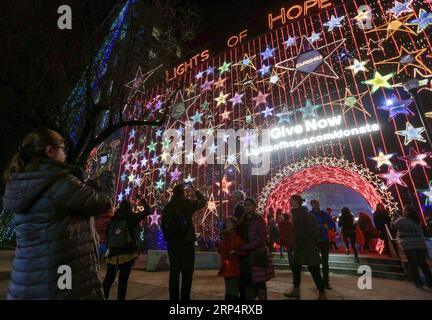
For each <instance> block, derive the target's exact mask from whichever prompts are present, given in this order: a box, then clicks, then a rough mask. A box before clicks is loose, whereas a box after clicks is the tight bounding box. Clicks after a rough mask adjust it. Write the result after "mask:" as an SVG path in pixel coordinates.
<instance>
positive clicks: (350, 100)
mask: <svg viewBox="0 0 432 320" xmlns="http://www.w3.org/2000/svg"><path fill="white" fill-rule="evenodd" d="M367 93H368V92H367V91H365V92H363V93H360V94H357V95H353V94H352V93H351V90H350V89H348V88H345V97H344V98H343V99H341V100H338V101H333V102H332V104H333V105H340V106H341V107H342V112H343V113H344V114H345V113H347V112H348V111H350V110H351V109H357V110H359V111H361V112H363V113H364V114H366V115H368V116H369V117H370V116H371V115H370V113H369V112H367V111H366V109H365V107H364V106H363V103H362V99H363V97H364V96H365V95H366V94H367Z"/></svg>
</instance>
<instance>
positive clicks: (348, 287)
mask: <svg viewBox="0 0 432 320" xmlns="http://www.w3.org/2000/svg"><path fill="white" fill-rule="evenodd" d="M11 258H12V254H11V253H5V252H0V299H4V298H5V297H6V292H7V285H8V282H9V279H8V273H9V272H10V265H11ZM137 267H138V268H142V265H138V266H137ZM302 280H303V283H302V288H301V289H302V299H315V298H316V295H317V293H316V290H315V289H314V285H313V281H312V278H311V277H310V275H309V274H308V273H307V272H305V273H303V278H302ZM357 280H358V278H357V277H353V276H345V275H331V283H332V285H333V290H329V291H328V298H329V299H331V300H358V299H365V300H382V299H385V300H388V299H389V300H407V299H413V300H432V291H429V290H428V291H426V290H425V291H421V290H418V289H416V288H415V286H414V285H413V284H412V283H411V282H408V281H398V280H387V279H379V278H376V279H373V280H372V289H371V290H359V289H358V288H357ZM291 283H292V275H291V272H290V271H277V272H276V278H274V279H272V280H271V281H269V282H268V283H267V285H268V295H269V299H274V300H281V299H284V296H283V292H285V291H288V290H290V289H291ZM116 289H117V287H116V286H114V287H113V288H112V291H111V298H114V299H115V298H116V294H117V292H116ZM223 296H224V284H223V279H222V278H220V277H218V276H217V271H216V270H197V271H195V273H194V282H193V286H192V299H194V300H217V299H223ZM127 299H130V300H164V299H168V272H166V271H163V272H146V271H142V270H136V269H135V270H133V271H132V274H131V277H130V282H129V288H128V294H127Z"/></svg>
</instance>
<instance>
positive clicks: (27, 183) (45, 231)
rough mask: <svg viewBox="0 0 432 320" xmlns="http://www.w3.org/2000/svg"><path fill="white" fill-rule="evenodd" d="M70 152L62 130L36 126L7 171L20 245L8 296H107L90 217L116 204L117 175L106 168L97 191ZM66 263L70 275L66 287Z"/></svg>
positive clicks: (8, 205) (6, 202) (6, 201)
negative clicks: (68, 159) (63, 278)
mask: <svg viewBox="0 0 432 320" xmlns="http://www.w3.org/2000/svg"><path fill="white" fill-rule="evenodd" d="M66 156H67V146H66V144H65V139H64V138H63V137H62V136H61V135H60V134H59V133H57V132H55V131H53V130H50V129H44V128H42V129H36V130H35V131H33V132H32V133H30V134H29V135H28V136H26V138H25V139H24V141H23V142H22V144H21V146H20V147H19V152H18V153H17V154H16V155H15V156H14V157H13V159H12V161H11V164H10V166H9V168H8V169H7V171H6V173H5V180H6V191H5V195H4V198H3V206H4V208H5V209H8V210H11V211H12V212H14V216H15V224H16V243H17V246H16V249H15V257H14V260H13V266H12V274H11V281H10V284H9V291H8V295H7V298H8V299H20V300H21V299H24V300H28V299H48V300H63V299H68V300H79V299H103V292H102V285H101V281H100V279H99V275H98V272H97V264H98V261H97V253H96V244H95V239H94V236H93V235H94V233H95V230H92V226H91V223H90V217H92V216H97V215H99V214H102V213H104V212H106V211H107V210H108V209H109V208H110V207H111V206H112V205H113V200H114V195H115V181H114V175H113V174H112V173H111V172H109V171H105V172H102V173H101V175H100V177H99V178H98V179H97V180H98V185H99V187H98V188H97V189H94V188H92V187H91V186H89V185H87V184H86V183H85V182H84V179H83V172H82V170H81V169H79V168H77V167H73V166H71V165H68V164H67V163H66V162H65V160H66ZM62 266H68V270H69V271H70V274H71V277H70V281H65V282H64V283H63V285H64V286H65V287H64V288H63V286H59V284H58V283H59V277H60V276H62V273H61V272H63V273H64V271H61V270H63V269H60V267H62ZM59 270H60V271H61V272H60V273H59ZM63 275H66V274H63ZM63 289H64V290H63Z"/></svg>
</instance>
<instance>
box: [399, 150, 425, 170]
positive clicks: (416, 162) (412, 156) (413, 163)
mask: <svg viewBox="0 0 432 320" xmlns="http://www.w3.org/2000/svg"><path fill="white" fill-rule="evenodd" d="M431 154H432V153H431V152H425V153H418V152H417V151H416V150H415V149H414V148H413V147H411V148H410V149H409V154H408V155H407V156H405V157H399V159H400V160H402V161H405V162H406V163H407V166H408V168H409V169H410V170H411V169H414V168H415V167H417V166H422V167H425V168H428V169H429V168H430V165H429V164H428V163H427V162H426V161H425V159H427V158H429V157H430V156H431Z"/></svg>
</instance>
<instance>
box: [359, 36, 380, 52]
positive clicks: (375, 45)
mask: <svg viewBox="0 0 432 320" xmlns="http://www.w3.org/2000/svg"><path fill="white" fill-rule="evenodd" d="M384 40H385V38H383V39H379V40H378V41H374V40H372V39H369V40H368V44H367V45H364V46H362V47H361V48H360V50H362V51H367V52H366V55H367V56H370V55H371V54H372V53H374V52H375V51H383V52H384V47H383V45H382V44H383V42H384Z"/></svg>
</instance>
